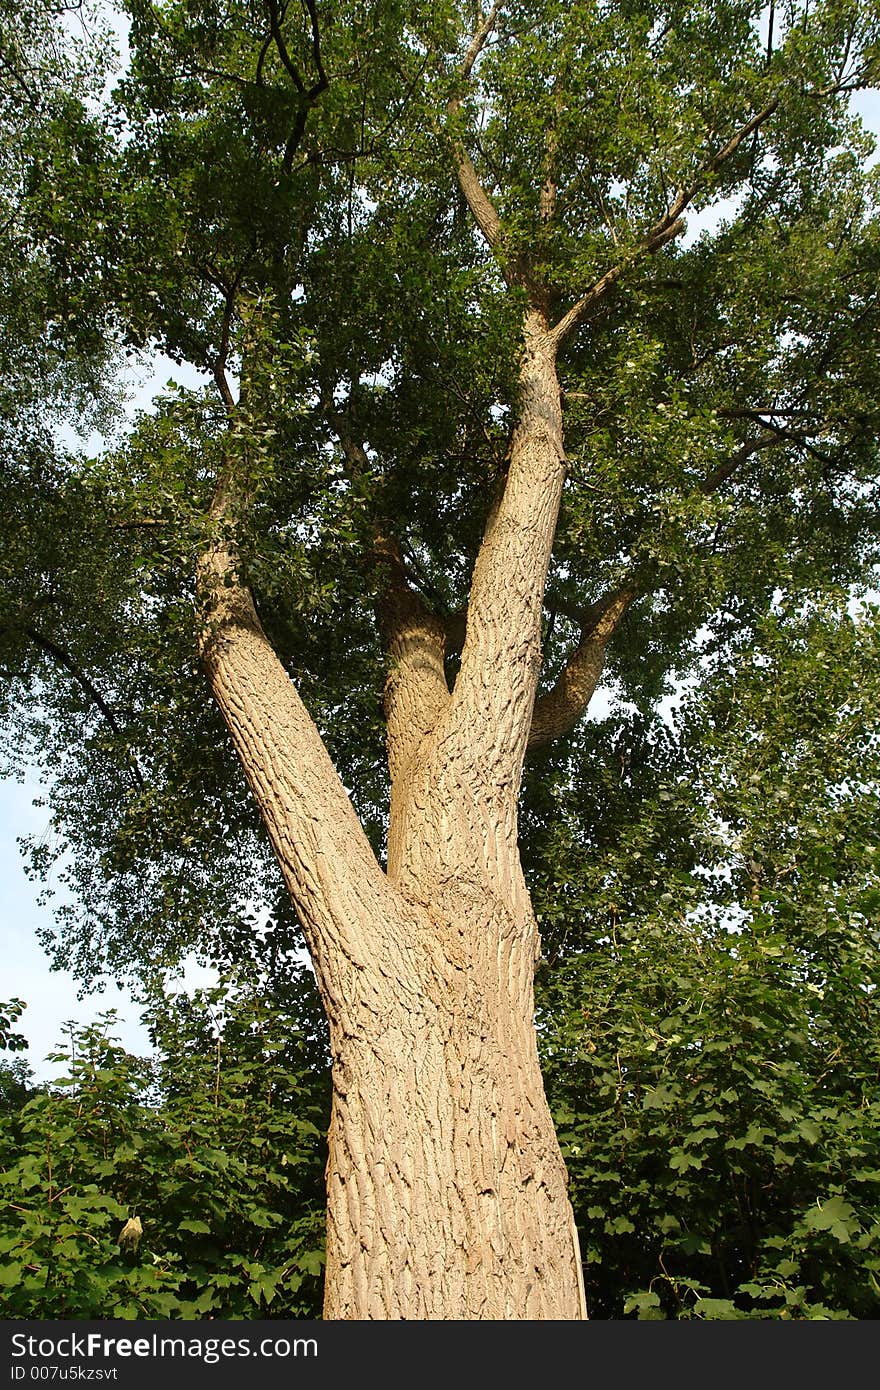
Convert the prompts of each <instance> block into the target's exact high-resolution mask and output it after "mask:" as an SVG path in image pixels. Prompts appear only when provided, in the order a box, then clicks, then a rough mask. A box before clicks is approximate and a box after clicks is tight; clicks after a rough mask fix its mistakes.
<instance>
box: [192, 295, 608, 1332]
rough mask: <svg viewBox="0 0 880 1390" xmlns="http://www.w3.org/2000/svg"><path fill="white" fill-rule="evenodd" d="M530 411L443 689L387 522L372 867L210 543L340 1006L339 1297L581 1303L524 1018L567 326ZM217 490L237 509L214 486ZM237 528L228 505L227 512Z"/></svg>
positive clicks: (567, 1209) (220, 508)
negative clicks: (532, 821)
mask: <svg viewBox="0 0 880 1390" xmlns="http://www.w3.org/2000/svg"><path fill="white" fill-rule="evenodd" d="M520 385H521V395H522V400H521V407H520V418H519V423H518V425H517V428H516V430H515V432H514V437H513V442H512V448H511V458H510V468H509V472H508V477H507V482H506V486H505V490H504V495H503V496H502V498H501V500H500V503H499V505H498V507H497V509H495V510H494V511H493V513H492V516H491V518H490V521H489V523H488V524H487V528H486V535H485V537H484V540H483V545H482V547H481V551H480V555H479V558H478V560H477V563H476V566H475V570H474V579H473V584H472V588H471V596H470V605H469V612H468V623H467V633H466V638H465V643H464V648H463V651H462V660H461V671H460V674H459V678H458V680H457V682H456V685H455V689H454V691H453V692H452V693H450V691H449V689H448V687H447V685H446V680H445V675H444V666H443V656H444V640H445V637H444V628H443V625H442V624H441V623H440V622H439V621H438V620H437V619H436V618H434V617H432V616H431V615H430V614H427V613H426V611H425V609H424V607H423V605H422V604H421V603H420V601H419V600H418V598H417V596H415V595H413V594H412V592H411V591H410V590H409V589H408V587H407V584H406V577H405V572H404V568H403V565H402V563H401V562H400V557H399V550H398V549H396V548H395V545H394V543H393V542H391V541H388V540H387V539H386V540H384V541H383V543H382V545H383V549H384V552H385V553H386V555H387V558H388V569H389V598H388V602H387V604H386V606H385V611H384V615H381V617H382V623H381V625H382V627H383V633H384V638H385V642H386V648H387V651H388V655H389V672H388V681H387V685H386V691H385V710H386V719H387V730H388V762H389V770H390V773H391V783H392V786H391V808H390V810H391V820H390V828H389V842H388V844H389V852H388V869H387V872H383V870H382V869H381V867H380V866H379V864H378V862H377V860H376V858H375V856H374V854H373V852H372V850H371V848H370V845H369V843H368V841H367V839H366V836H365V835H364V833H363V830H362V827H361V826H360V823H359V822H358V819H357V817H356V815H355V813H354V810H353V808H352V806H351V803H350V801H349V798H348V795H347V793H346V791H345V789H344V787H343V786H342V783H341V782H340V780H339V777H338V775H337V774H336V772H335V770H334V768H333V766H332V763H331V762H330V759H329V757H328V755H327V752H326V749H325V747H324V745H323V742H322V741H321V738H320V736H319V734H318V731H317V729H316V728H315V726H314V724H313V723H312V721H311V719H310V717H309V715H308V713H307V711H306V710H305V707H304V706H303V704H302V701H301V700H300V698H299V695H298V694H297V692H296V690H295V688H294V686H293V684H292V682H291V681H290V679H289V678H288V676H287V673H286V672H285V670H284V668H283V666H282V665H281V663H280V662H279V660H278V658H277V656H276V654H275V653H274V651H273V650H272V647H271V645H270V643H269V641H268V639H267V637H266V635H265V633H264V631H263V629H262V627H261V625H260V622H259V619H258V617H257V614H256V611H255V609H254V605H253V601H252V599H251V595H250V593H249V591H248V590H247V588H246V587H245V585H244V584H243V583H242V582H241V579H240V577H239V574H238V564H237V558H236V556H235V554H234V550H233V548H232V547H231V545H230V542H229V540H228V539H225V540H222V539H218V540H217V541H216V542H215V543H214V545H213V546H211V547H209V549H208V550H207V551H206V553H205V554H204V556H203V557H202V560H201V563H200V569H199V590H200V595H201V598H202V605H203V617H202V630H201V653H202V660H203V664H204V667H205V671H206V674H207V676H208V679H209V682H210V685H211V689H212V691H213V694H214V697H215V699H216V700H217V703H218V705H219V707H220V709H221V711H222V713H223V716H224V718H225V720H226V723H227V726H228V728H229V731H230V734H231V737H232V740H233V743H234V744H235V747H236V749H237V751H238V754H239V757H240V758H241V762H242V765H243V767H244V770H245V773H246V775H247V778H248V781H249V783H250V786H251V789H252V791H253V793H254V796H255V798H256V800H257V803H258V805H259V807H260V811H261V814H262V817H263V820H264V823H265V825H266V828H267V830H268V833H269V836H270V839H271V841H272V845H273V848H274V850H275V853H276V855H277V857H278V861H279V864H280V866H281V870H282V873H283V875H284V878H285V882H286V883H287V886H288V888H289V890H290V893H291V897H292V899H293V901H294V904H295V906H296V909H297V913H298V915H299V919H300V921H301V923H302V926H303V930H304V933H305V936H306V941H307V944H308V947H309V950H310V952H311V956H312V960H313V962H314V965H315V971H316V974H317V978H318V984H319V987H320V990H321V994H322V998H323V1001H324V1007H325V1010H326V1013H327V1018H328V1021H329V1025H330V1043H331V1049H332V1055H333V1113H332V1120H331V1126H330V1136H329V1144H330V1147H329V1160H328V1165H327V1194H328V1213H327V1279H326V1301H325V1316H326V1317H328V1318H353V1319H361V1318H382V1319H412V1318H415V1319H510V1320H519V1319H533V1318H538V1319H545V1318H553V1319H563V1318H564V1319H577V1318H582V1317H585V1316H586V1310H585V1306H584V1296H583V1283H582V1275H581V1265H580V1255H579V1251H578V1242H577V1233H576V1230H575V1227H574V1221H573V1217H572V1211H571V1206H570V1204H569V1201H568V1197H567V1194H566V1183H567V1178H566V1173H565V1167H564V1164H563V1161H562V1157H561V1154H560V1151H559V1146H558V1143H557V1141H556V1136H555V1133H554V1130H553V1124H552V1121H551V1118H550V1113H549V1110H548V1107H547V1102H546V1099H545V1096H544V1089H543V1083H542V1079H541V1073H540V1069H539V1066H538V1056H537V1046H536V1037H535V1029H534V1020H533V1013H534V1003H533V975H534V966H535V960H536V957H537V954H538V950H539V941H538V931H537V924H536V922H535V918H534V913H533V911H532V907H531V902H530V899H529V895H528V892H527V890H526V886H525V882H524V880H523V875H522V870H521V867H520V861H519V854H518V849H517V800H518V795H519V785H520V777H521V770H522V763H523V758H524V755H525V749H526V744H527V741H528V734H529V726H530V721H531V717H532V710H533V707H534V700H535V689H536V684H537V678H538V671H539V668H540V622H541V608H542V598H543V588H544V580H545V576H546V571H547V564H548V561H549V555H550V547H551V545H552V538H553V531H554V529H555V525H556V516H557V512H558V507H559V499H560V495H561V490H562V483H563V479H564V461H563V448H562V427H561V411H560V402H559V387H558V382H557V378H556V370H555V348H554V345H553V342H552V340H551V337H550V336H549V335H548V333H547V325H546V320H545V319H544V318H543V316H542V315H541V314H540V313H538V312H536V311H530V312H529V313H528V314H527V316H526V321H525V324H524V347H523V355H522V363H521V371H520ZM215 514H216V515H217V516H218V518H220V519H223V520H224V522H227V523H228V522H229V520H230V518H229V515H228V507H227V503H226V502H225V501H224V497H223V489H222V488H218V496H217V500H216V505H215ZM225 529H226V531H227V534H228V529H229V527H228V524H227V526H226V527H225Z"/></svg>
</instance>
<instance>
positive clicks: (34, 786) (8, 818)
mask: <svg viewBox="0 0 880 1390" xmlns="http://www.w3.org/2000/svg"><path fill="white" fill-rule="evenodd" d="M853 106H854V108H855V109H856V110H857V111H859V113H860V114H861V115H862V117H863V119H864V120H865V122H866V124H867V125H868V126H869V127H870V128H871V129H872V130H873V131H874V132H875V133H876V134H877V135H878V138H880V92H876V91H871V92H864V93H859V94H858V95H857V96H856V97H854V98H853ZM171 375H172V364H171V363H170V362H169V361H168V360H167V359H164V360H161V359H157V361H156V363H155V364H154V370H153V372H152V373H151V374H148V376H147V379H146V380H144V381H142V382H141V383H140V384H139V387H138V389H137V391H136V392H135V393H134V394H133V397H132V407H133V408H134V407H136V406H139V405H144V404H146V403H147V402H148V401H149V400H150V399H151V397H152V395H153V394H154V393H155V391H156V390H158V389H159V388H160V387H161V386H162V385H163V384H164V383H165V382H166V381H167V380H168V378H169V377H170V376H171ZM178 379H182V378H180V377H179V374H178ZM191 380H192V378H190V381H191ZM39 794H40V789H39V783H38V774H37V772H36V770H34V771H33V772H32V773H31V774H29V777H28V780H27V781H26V782H25V783H24V785H22V784H19V783H17V782H12V781H6V782H3V781H2V780H0V886H2V898H0V1000H4V999H10V998H12V997H18V998H21V999H24V1000H25V1001H26V1002H27V1006H28V1007H27V1009H26V1011H25V1014H24V1015H23V1017H22V1019H21V1021H20V1022H19V1024H18V1025H17V1029H18V1031H20V1032H22V1033H24V1035H25V1037H26V1038H27V1039H28V1042H29V1043H30V1049H29V1052H28V1054H27V1059H28V1061H29V1063H30V1065H31V1067H32V1068H33V1070H34V1072H35V1074H36V1075H37V1076H38V1077H47V1076H50V1075H52V1073H53V1070H54V1069H53V1068H52V1067H50V1066H48V1065H47V1064H46V1063H45V1061H44V1059H45V1057H46V1054H47V1053H48V1052H50V1051H52V1050H54V1049H55V1047H56V1046H57V1044H58V1043H59V1042H60V1040H61V1038H62V1030H63V1024H64V1023H65V1021H67V1020H69V1019H76V1020H78V1021H82V1022H86V1021H91V1020H93V1019H94V1018H95V1016H96V1015H97V1014H98V1013H99V1012H101V1011H103V1010H105V1009H108V1008H115V1009H116V1010H117V1011H118V1012H119V1014H120V1027H119V1030H118V1031H119V1035H120V1037H121V1039H122V1041H123V1043H124V1044H125V1046H127V1047H129V1048H130V1049H131V1050H132V1051H136V1052H138V1051H147V1050H148V1039H147V1035H146V1032H145V1030H144V1029H143V1028H142V1027H141V1025H140V1022H139V1009H138V1007H137V1005H136V1004H134V1003H133V1001H132V1000H131V998H130V996H129V995H128V994H127V993H125V992H120V991H119V990H118V989H117V988H116V986H115V985H114V984H113V983H112V982H111V983H110V984H109V985H108V987H107V990H106V992H105V993H104V994H102V995H94V994H93V995H90V996H87V997H86V998H84V999H79V998H77V990H78V986H77V983H76V982H75V981H74V980H73V978H72V977H71V976H70V975H69V974H67V973H66V972H64V971H51V970H50V969H49V966H48V962H47V960H46V957H45V955H44V953H43V951H42V949H41V947H40V945H39V943H38V941H37V938H36V932H37V929H38V927H40V925H44V926H45V925H50V924H51V917H52V910H51V907H49V906H45V905H44V906H41V905H40V904H39V902H38V898H39V895H40V892H41V885H38V884H35V883H32V882H31V881H30V880H29V879H28V878H27V876H26V874H25V871H24V865H23V861H22V857H21V853H20V850H19V847H18V838H19V837H20V836H22V835H29V834H36V835H37V836H41V835H43V834H45V832H46V829H47V825H48V819H49V817H48V812H47V811H46V810H45V809H39V808H35V807H34V805H33V801H34V798H35V797H38V796H39ZM50 886H51V884H50ZM188 978H189V979H190V980H192V981H197V980H199V974H198V972H195V973H193V974H192V975H190V976H189V977H188Z"/></svg>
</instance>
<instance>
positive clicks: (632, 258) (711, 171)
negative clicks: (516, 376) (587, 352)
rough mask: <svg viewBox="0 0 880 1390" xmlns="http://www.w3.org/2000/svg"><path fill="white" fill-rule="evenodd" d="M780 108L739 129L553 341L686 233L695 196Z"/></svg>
mask: <svg viewBox="0 0 880 1390" xmlns="http://www.w3.org/2000/svg"><path fill="white" fill-rule="evenodd" d="M778 105H779V99H778V98H776V99H775V100H774V101H772V102H770V103H769V104H768V105H767V106H765V107H764V109H763V110H762V111H758V112H757V113H756V114H755V115H754V116H752V117H751V118H750V119H749V120H748V121H746V123H745V124H744V125H742V126H740V128H739V130H738V131H737V132H736V134H735V135H732V136H731V138H730V139H729V140H728V141H727V143H726V144H725V145H722V147H721V149H720V150H718V151H717V152H716V153H715V154H714V155H713V156H712V158H711V159H709V160H707V161H706V163H705V164H704V165H703V168H702V169H701V170H700V172H699V174H698V176H697V177H696V178H695V179H694V181H693V182H692V183H691V184H689V185H688V186H687V187H686V188H680V189H679V190H678V192H677V194H676V195H675V197H674V198H673V200H672V202H671V203H670V205H669V207H668V208H667V209H666V212H665V213H664V214H663V216H662V217H661V218H659V220H658V221H657V222H655V223H654V225H653V226H652V227H649V228H648V230H647V231H646V232H644V233H643V234H642V236H641V237H640V238H639V239H638V241H637V242H636V244H635V246H633V247H632V248H631V249H630V250H629V251H628V252H627V253H626V254H625V255H624V256H622V257H621V259H620V260H619V261H618V263H617V264H616V265H614V266H612V267H611V269H610V270H606V272H605V274H604V275H601V276H600V277H599V279H598V280H596V281H594V283H593V284H592V285H591V286H590V288H589V289H588V290H587V292H586V294H584V295H582V296H581V298H580V299H579V300H578V301H577V303H576V304H574V305H572V307H571V308H570V309H569V310H568V312H567V313H566V314H563V316H562V318H561V319H560V320H559V322H558V323H557V324H556V325H555V327H554V328H553V337H554V339H555V341H556V343H557V344H559V343H561V342H563V340H564V339H565V338H567V337H568V335H569V333H571V332H572V331H573V330H574V329H575V328H577V327H578V325H579V324H581V323H583V321H584V319H586V318H588V317H589V315H590V314H591V313H592V312H593V310H594V309H595V307H596V305H597V304H598V303H599V301H600V300H601V299H603V298H604V296H605V295H606V294H607V293H608V291H609V290H610V289H611V287H612V285H615V284H616V283H617V281H618V280H619V279H620V277H621V275H623V274H624V272H625V271H627V270H628V269H629V268H630V266H632V265H634V264H635V263H636V262H637V261H640V260H642V259H643V258H644V257H645V256H653V255H654V254H655V253H656V252H657V251H659V250H660V248H661V247H663V246H665V245H666V244H667V242H670V241H673V240H674V239H675V238H676V237H677V236H680V235H681V233H682V232H683V231H684V229H685V223H684V220H683V213H684V212H685V211H686V210H687V208H688V207H689V206H690V204H691V202H692V201H693V199H694V197H695V196H696V194H697V193H698V192H699V191H700V189H701V188H703V187H704V186H705V185H706V183H707V182H708V181H709V180H710V179H711V178H713V177H714V175H715V174H717V173H718V172H719V171H720V170H721V168H722V167H723V166H724V165H725V164H726V163H727V161H728V160H729V159H731V158H732V157H733V155H734V154H736V151H737V150H738V149H739V147H740V145H741V144H742V143H743V141H744V140H747V139H748V137H749V136H750V135H752V134H753V133H755V132H756V131H757V130H759V129H760V127H761V126H762V125H763V124H764V122H765V121H767V120H769V119H770V117H771V116H772V115H773V113H774V111H775V110H776V108H777V107H778Z"/></svg>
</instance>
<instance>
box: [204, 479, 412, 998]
mask: <svg viewBox="0 0 880 1390" xmlns="http://www.w3.org/2000/svg"><path fill="white" fill-rule="evenodd" d="M235 514H236V506H235V488H234V481H233V480H231V479H230V477H229V476H227V477H226V478H221V480H220V483H219V484H218V487H217V490H216V493H215V497H214V501H213V504H212V508H211V515H212V520H213V522H214V523H215V526H216V535H215V538H214V539H213V540H212V541H211V542H210V544H209V545H208V546H207V547H206V549H205V550H204V552H203V553H202V555H201V557H200V559H199V562H198V572H197V580H198V597H199V610H200V611H199V618H200V633H199V648H200V655H201V659H202V665H203V667H204V670H205V673H206V675H207V677H208V681H209V684H210V687H211V691H212V693H213V695H214V699H215V700H216V702H217V705H218V706H219V708H220V711H221V713H222V715H223V718H224V720H225V722H226V725H227V728H228V729H229V733H230V736H231V738H232V742H233V745H234V747H235V750H236V753H237V754H238V757H239V759H240V761H241V764H242V768H243V769H244V773H245V776H246V778H247V780H248V783H249V785H250V787H251V790H252V792H253V795H254V798H255V800H256V802H257V805H258V807H259V810H260V814H261V816H262V819H263V822H264V824H265V826H266V829H267V832H268V834H269V839H270V841H271V844H272V848H273V850H274V851H275V855H276V857H277V859H278V862H279V864H280V867H281V871H282V874H283V875H284V880H285V883H286V884H287V887H288V890H289V892H290V895H291V898H292V899H293V902H294V905H295V906H296V909H297V912H298V915H299V918H300V921H301V923H302V926H303V930H304V932H305V935H306V940H307V943H308V946H309V949H310V951H311V954H312V958H313V960H314V962H315V968H316V971H317V973H318V978H319V980H320V983H321V987H322V992H323V993H324V998H325V1003H327V1004H328V1005H332V1003H333V1001H334V997H335V996H334V980H338V978H339V975H338V967H339V964H340V962H341V961H342V960H343V959H344V960H345V961H347V962H348V963H349V964H350V965H352V966H353V967H359V966H363V965H365V964H366V963H367V962H368V960H369V959H370V958H371V957H374V956H375V953H376V951H377V949H379V948H380V946H381V943H377V942H376V941H375V940H373V941H371V940H369V939H368V938H367V935H366V929H365V925H364V924H365V923H366V922H368V920H369V916H370V910H371V909H372V910H375V904H376V901H377V895H380V894H381V893H382V892H383V891H384V889H385V886H386V879H385V875H384V874H383V872H382V870H381V868H380V866H379V864H378V862H377V860H376V857H375V855H374V853H373V850H372V848H371V847H370V844H369V841H368V840H367V837H366V835H365V834H364V831H363V828H362V826H361V824H360V821H359V820H358V817H357V815H356V813H355V810H354V807H353V806H352V804H351V801H350V799H349V796H348V793H347V792H346V790H345V788H344V786H343V785H342V782H341V780H340V778H339V775H338V774H337V772H336V769H335V768H334V766H333V763H332V761H331V759H330V756H329V754H328V752H327V749H326V748H325V746H324V743H323V740H322V739H321V736H320V734H319V733H318V730H317V728H316V727H315V725H314V723H313V721H312V719H311V717H310V716H309V713H308V711H307V710H306V708H305V705H304V704H303V702H302V700H301V699H300V697H299V694H298V692H297V691H296V689H295V687H294V685H293V682H292V681H291V679H290V677H289V676H288V674H287V671H286V670H285V669H284V666H283V665H282V663H281V661H280V660H279V657H278V655H277V653H276V652H275V650H274V648H273V647H272V644H271V642H270V641H269V638H268V637H267V635H266V633H265V631H264V630H263V627H262V624H261V623H260V620H259V617H258V616H257V612H256V609H255V607H254V602H253V598H252V596H251V593H250V590H249V589H248V587H247V585H246V584H245V583H244V581H243V579H242V577H241V573H240V562H239V559H238V555H237V553H236V550H235V544H234V540H233V539H232V537H233V536H234V527H235ZM328 962H330V966H329V968H327V967H328Z"/></svg>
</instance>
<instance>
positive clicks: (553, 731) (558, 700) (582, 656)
mask: <svg viewBox="0 0 880 1390" xmlns="http://www.w3.org/2000/svg"><path fill="white" fill-rule="evenodd" d="M637 593H638V591H637V589H636V588H635V587H633V586H627V587H624V588H620V589H615V590H614V591H613V592H612V593H610V594H608V595H606V597H605V598H604V599H601V600H599V602H598V603H596V604H594V605H593V606H592V608H590V609H588V610H587V611H586V612H585V613H584V614H583V615H582V625H581V636H580V641H579V643H578V646H577V647H576V649H575V650H574V652H573V653H572V655H571V657H570V658H569V660H568V662H567V663H566V665H565V668H564V670H563V671H562V674H561V675H560V677H559V679H558V680H557V682H556V684H555V685H554V686H553V688H552V690H549V691H548V692H547V694H546V695H542V696H541V697H540V699H538V700H536V701H535V708H534V712H533V714H532V726H531V729H530V730H529V741H528V752H530V753H531V752H533V751H534V750H535V749H538V748H544V747H546V746H547V744H549V743H552V742H553V741H554V739H557V738H561V737H562V736H563V735H564V734H567V733H569V732H570V731H571V730H572V729H573V728H574V726H575V724H576V723H577V722H578V720H579V719H580V718H581V716H582V715H583V714H584V713H585V712H586V709H587V706H588V705H589V703H590V699H591V698H592V695H593V692H594V690H595V689H596V686H597V685H598V684H599V680H600V677H601V675H602V669H603V667H604V665H605V648H606V647H607V645H608V642H609V640H610V638H611V637H612V635H613V634H614V633H615V632H616V631H617V629H618V627H619V626H620V623H621V622H622V620H623V616H624V614H625V613H626V610H627V609H628V608H629V605H630V604H631V603H632V601H633V599H634V598H636V597H637Z"/></svg>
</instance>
